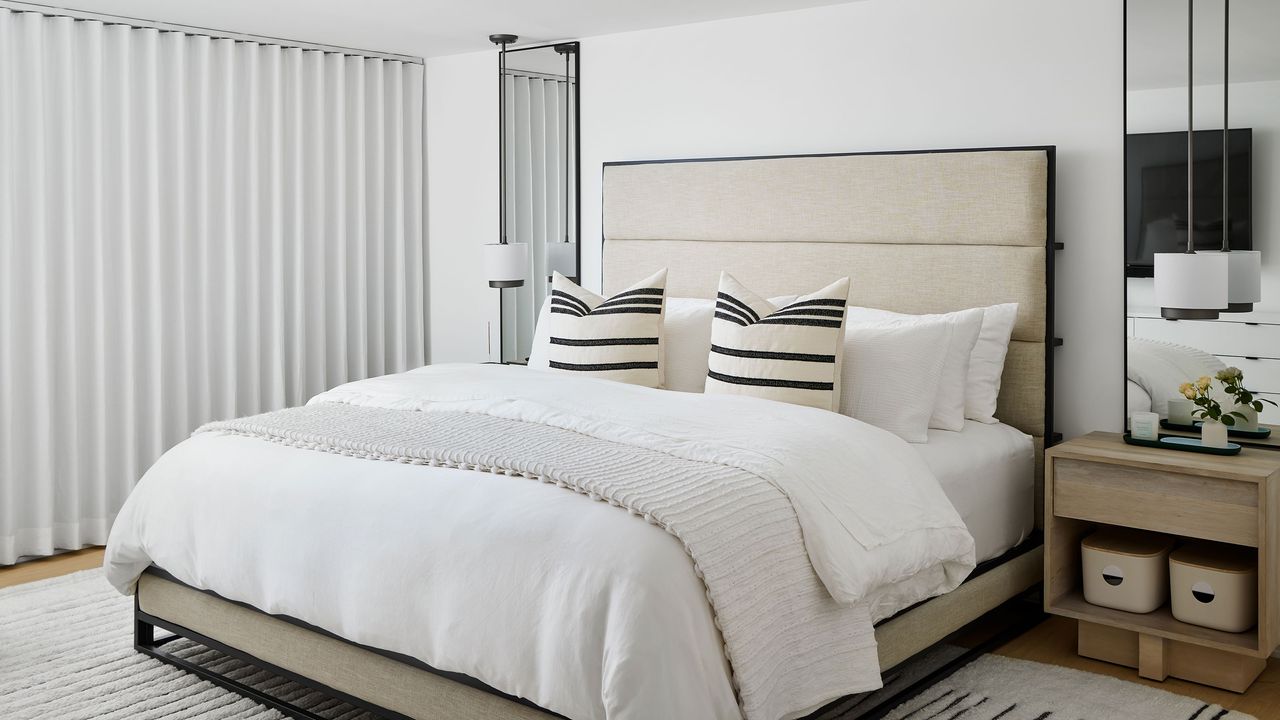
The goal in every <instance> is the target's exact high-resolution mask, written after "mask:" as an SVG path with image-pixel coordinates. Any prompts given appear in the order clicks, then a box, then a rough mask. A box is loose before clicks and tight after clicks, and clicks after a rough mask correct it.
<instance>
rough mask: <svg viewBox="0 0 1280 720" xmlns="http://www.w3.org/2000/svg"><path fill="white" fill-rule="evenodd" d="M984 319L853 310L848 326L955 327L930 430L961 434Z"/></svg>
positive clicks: (974, 312)
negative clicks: (936, 324)
mask: <svg viewBox="0 0 1280 720" xmlns="http://www.w3.org/2000/svg"><path fill="white" fill-rule="evenodd" d="M984 315H985V312H984V311H983V309H982V308H972V309H969V310H959V311H957V312H951V313H939V314H934V315H903V314H901V313H895V312H890V311H888V310H878V309H875V308H864V307H851V308H849V320H848V322H849V326H850V327H854V326H857V325H860V324H865V323H868V322H883V321H886V320H896V321H898V322H903V323H910V322H939V321H941V322H945V323H947V324H948V325H951V333H950V336H951V337H950V339H949V340H948V342H947V348H946V352H945V353H943V354H944V356H945V360H944V362H943V366H942V379H941V381H940V382H939V383H938V393H937V397H936V398H935V400H934V404H933V414H932V416H931V417H930V418H929V427H931V428H936V429H938V430H954V431H960V430H963V429H964V417H965V412H964V411H965V393H966V388H967V387H968V378H969V359H970V356H971V355H972V354H973V348H974V346H975V345H976V344H977V342H978V334H979V332H980V331H981V330H982V318H983V316H984Z"/></svg>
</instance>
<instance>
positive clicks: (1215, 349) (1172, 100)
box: [1125, 0, 1280, 425]
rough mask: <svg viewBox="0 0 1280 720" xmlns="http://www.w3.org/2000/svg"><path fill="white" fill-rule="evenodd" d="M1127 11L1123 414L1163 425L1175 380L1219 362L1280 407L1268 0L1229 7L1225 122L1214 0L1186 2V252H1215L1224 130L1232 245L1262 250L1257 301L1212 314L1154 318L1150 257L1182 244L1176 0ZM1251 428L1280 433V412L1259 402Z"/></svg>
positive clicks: (1180, 38) (1274, 86)
mask: <svg viewBox="0 0 1280 720" xmlns="http://www.w3.org/2000/svg"><path fill="white" fill-rule="evenodd" d="M1127 12H1128V27H1129V33H1128V53H1127V77H1126V83H1127V84H1126V132H1127V138H1126V173H1125V174H1126V180H1125V198H1126V200H1125V202H1126V227H1125V276H1126V277H1125V281H1126V307H1125V316H1126V317H1125V323H1126V325H1125V334H1126V336H1127V337H1128V343H1127V348H1128V352H1127V363H1126V364H1127V368H1126V373H1127V383H1126V408H1125V417H1126V420H1127V419H1128V418H1129V417H1131V416H1132V415H1133V413H1135V412H1148V411H1149V412H1155V413H1158V414H1159V415H1160V416H1161V418H1167V417H1168V401H1169V399H1171V398H1176V397H1178V386H1179V384H1181V383H1182V382H1185V381H1188V380H1194V379H1196V378H1198V377H1201V376H1203V375H1209V376H1213V375H1214V374H1215V373H1216V372H1218V371H1219V370H1222V369H1223V368H1226V367H1236V368H1239V369H1240V370H1241V371H1242V372H1243V373H1244V385H1245V386H1246V387H1247V388H1248V389H1250V390H1252V391H1254V392H1255V393H1258V397H1260V398H1265V399H1270V400H1273V401H1276V402H1280V243H1277V242H1276V241H1275V240H1274V239H1273V238H1274V237H1275V236H1276V234H1277V233H1280V203H1277V202H1275V201H1274V198H1276V197H1277V194H1278V193H1280V61H1277V50H1276V46H1275V43H1274V41H1273V39H1271V38H1268V37H1265V36H1264V35H1265V33H1263V31H1262V28H1264V27H1267V23H1266V22H1265V19H1266V18H1268V17H1270V16H1271V15H1273V14H1275V13H1276V12H1277V9H1276V7H1275V6H1274V0H1232V2H1231V21H1230V22H1231V26H1230V28H1231V35H1230V54H1229V56H1228V57H1229V65H1228V67H1227V69H1228V70H1229V72H1227V73H1226V74H1225V77H1226V78H1227V82H1226V84H1225V87H1226V89H1227V91H1228V100H1229V103H1228V105H1227V110H1226V112H1227V116H1226V117H1225V118H1224V107H1223V105H1224V103H1223V88H1224V67H1223V54H1224V48H1223V33H1222V5H1221V4H1220V3H1211V2H1204V3H1196V5H1195V12H1196V17H1195V22H1196V27H1197V35H1196V39H1195V46H1194V48H1195V59H1194V65H1193V78H1194V95H1193V96H1192V99H1193V101H1194V103H1193V107H1194V122H1195V137H1194V141H1195V153H1194V157H1195V162H1194V164H1193V179H1194V190H1193V194H1194V198H1195V213H1194V225H1195V226H1194V229H1193V233H1194V245H1195V247H1196V249H1197V251H1216V250H1218V249H1219V248H1220V246H1221V242H1222V234H1223V218H1224V213H1223V197H1224V189H1223V182H1222V180H1223V163H1222V158H1223V149H1222V129H1223V127H1224V124H1225V125H1226V126H1227V127H1229V128H1230V132H1229V134H1228V141H1229V143H1228V144H1229V151H1228V159H1229V163H1228V164H1227V168H1228V170H1227V176H1228V179H1229V181H1230V182H1229V183H1227V192H1226V199H1227V203H1226V204H1227V209H1228V212H1227V213H1226V217H1227V222H1228V224H1229V228H1230V235H1229V237H1230V243H1231V248H1232V249H1241V250H1248V249H1252V250H1259V251H1261V253H1262V302H1261V303H1258V304H1255V305H1254V308H1253V311H1252V312H1243V313H1227V312H1223V313H1221V314H1220V315H1219V317H1218V318H1217V319H1216V320H1186V319H1181V320H1167V319H1164V318H1162V317H1161V312H1160V308H1159V307H1158V306H1157V305H1156V302H1155V293H1154V287H1153V282H1154V281H1153V279H1152V253H1155V252H1179V251H1181V250H1182V248H1183V247H1185V244H1186V241H1187V232H1188V228H1187V210H1186V207H1187V187H1186V178H1187V148H1186V131H1187V100H1188V98H1187V61H1186V37H1185V24H1179V22H1174V21H1175V20H1178V21H1182V20H1183V15H1179V13H1182V14H1185V6H1177V7H1172V6H1170V5H1169V4H1168V3H1165V2H1156V1H1155V0H1130V2H1129V3H1128V7H1127ZM1201 28H1203V30H1201ZM1224 119H1225V123H1224ZM1259 422H1261V423H1265V424H1271V425H1280V408H1277V407H1276V406H1273V405H1264V407H1263V410H1262V412H1261V413H1260V414H1259Z"/></svg>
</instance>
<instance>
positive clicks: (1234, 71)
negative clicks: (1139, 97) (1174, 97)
mask: <svg viewBox="0 0 1280 720" xmlns="http://www.w3.org/2000/svg"><path fill="white" fill-rule="evenodd" d="M1223 2H1224V0H1196V3H1195V13H1196V14H1195V59H1194V66H1195V84H1197V85H1212V84H1220V83H1221V82H1222V18H1223ZM1277 38H1280V0H1231V42H1230V52H1231V57H1230V60H1231V66H1230V71H1231V82H1254V81H1259V80H1280V40H1278V39H1277ZM1128 43H1129V45H1128V53H1127V59H1128V75H1129V89H1130V90H1145V89H1150V88H1168V87H1185V86H1186V84H1187V0H1129V5H1128Z"/></svg>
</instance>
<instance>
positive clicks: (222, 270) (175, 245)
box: [0, 9, 425, 564]
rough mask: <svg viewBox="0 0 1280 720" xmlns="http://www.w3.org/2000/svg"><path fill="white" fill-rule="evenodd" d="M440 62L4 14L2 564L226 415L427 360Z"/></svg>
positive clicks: (90, 512) (100, 504)
mask: <svg viewBox="0 0 1280 720" xmlns="http://www.w3.org/2000/svg"><path fill="white" fill-rule="evenodd" d="M421 123H422V68H421V67H420V66H418V65H414V64H408V63H401V62H396V61H391V60H383V59H372V58H364V57H355V56H347V55H340V54H333V53H323V52H319V51H311V50H301V49H297V48H283V47H280V46H275V45H269V44H259V43H252V42H240V41H233V40H227V39H214V38H210V37H203V36H192V35H186V34H183V33H178V32H165V31H159V30H155V29H140V28H132V27H127V26H123V25H108V24H104V23H101V22H96V21H83V20H72V19H70V18H63V17H47V16H44V15H40V14H36V13H19V12H11V11H8V10H4V9H0V564H3V563H12V562H14V561H15V560H16V559H17V558H18V557H20V556H23V555H39V554H48V553H50V552H52V551H53V550H55V549H56V548H77V547H81V546H84V545H86V544H100V543H103V542H105V540H106V535H107V531H108V529H109V527H110V524H111V522H112V520H113V518H114V516H115V513H116V512H117V511H118V509H119V507H120V505H121V503H122V502H123V501H124V498H125V496H126V495H127V494H128V492H129V490H130V489H131V488H132V486H133V484H134V483H135V482H136V481H137V480H138V478H139V476H140V475H141V474H142V473H143V472H144V471H145V470H146V468H147V467H148V466H149V465H150V464H151V463H152V462H153V461H154V460H155V459H156V458H157V457H159V455H160V454H161V453H162V452H163V451H164V450H165V449H167V448H168V447H170V446H172V445H173V444H175V443H176V442H178V441H180V440H182V439H183V438H185V437H186V436H187V435H188V434H189V433H190V432H191V430H192V429H193V428H195V427H196V426H198V425H200V424H201V423H204V422H206V421H208V420H211V419H214V418H225V417H231V416H237V415H245V414H250V413H256V412H262V411H265V410H270V409H274V408H279V407H283V406H287V405H295V404H300V403H302V402H304V401H305V400H306V399H307V398H308V397H309V396H311V395H312V394H314V393H316V392H318V391H321V390H323V389H325V388H328V387H330V386H333V385H336V384H338V383H342V382H346V381H348V380H354V379H359V378H363V377H367V376H370V375H378V374H382V373H387V372H395V371H400V370H404V369H407V368H410V367H413V366H417V365H420V364H422V362H423V357H424V354H425V349H424V346H425V326H424V322H425V321H424V316H423V310H424V308H423V242H422V223H421V217H422V215H421V202H422V200H421V199H422V185H421V183H422V164H421V158H422V152H421V150H422V148H421V138H422V124H421Z"/></svg>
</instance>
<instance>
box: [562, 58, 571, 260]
mask: <svg viewBox="0 0 1280 720" xmlns="http://www.w3.org/2000/svg"><path fill="white" fill-rule="evenodd" d="M571 92H573V83H571V82H570V81H569V53H565V54H564V241H565V242H566V243H567V242H569V93H571Z"/></svg>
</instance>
